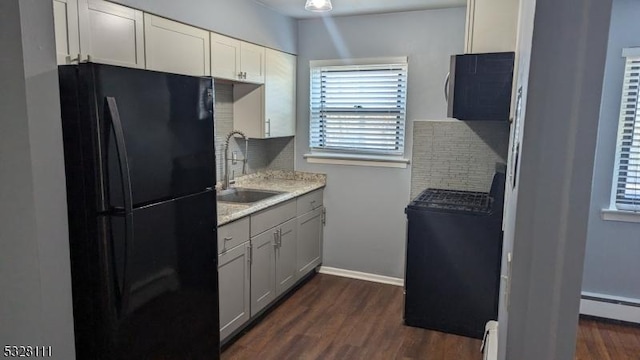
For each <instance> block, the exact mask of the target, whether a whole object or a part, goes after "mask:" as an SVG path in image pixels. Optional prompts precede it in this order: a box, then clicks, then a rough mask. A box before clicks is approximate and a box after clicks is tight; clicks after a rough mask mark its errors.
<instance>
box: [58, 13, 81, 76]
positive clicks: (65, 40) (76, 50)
mask: <svg viewBox="0 0 640 360" xmlns="http://www.w3.org/2000/svg"><path fill="white" fill-rule="evenodd" d="M53 23H54V28H55V38H56V60H57V63H58V65H64V64H67V63H68V62H69V61H71V59H73V58H77V57H78V55H79V54H80V35H78V28H79V27H78V2H77V0H53Z"/></svg>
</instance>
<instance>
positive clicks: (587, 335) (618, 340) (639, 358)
mask: <svg viewBox="0 0 640 360" xmlns="http://www.w3.org/2000/svg"><path fill="white" fill-rule="evenodd" d="M576 359H577V360H592V359H593V360H640V327H638V326H622V325H616V324H610V323H605V322H600V321H594V320H580V328H579V329H578V342H577V345H576Z"/></svg>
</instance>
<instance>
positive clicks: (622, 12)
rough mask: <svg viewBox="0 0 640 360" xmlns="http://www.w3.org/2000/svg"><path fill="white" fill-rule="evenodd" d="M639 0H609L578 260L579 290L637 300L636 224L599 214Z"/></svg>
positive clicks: (638, 25)
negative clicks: (583, 247) (583, 248)
mask: <svg viewBox="0 0 640 360" xmlns="http://www.w3.org/2000/svg"><path fill="white" fill-rule="evenodd" d="M638 19H640V2H638V1H637V0H614V2H613V12H612V15H611V28H610V30H609V45H608V49H607V63H606V68H605V78H604V85H603V90H602V107H601V110H600V123H599V125H598V146H597V151H596V160H595V168H594V170H593V188H592V190H591V210H590V213H589V232H588V236H587V255H586V258H585V264H584V280H583V285H582V290H583V291H588V292H593V293H596V294H602V295H603V296H605V297H606V296H608V295H614V296H621V297H627V298H632V299H636V300H637V301H638V302H640V280H638V274H640V261H639V260H638V255H640V224H638V223H625V222H617V221H604V220H602V215H601V211H602V209H606V208H608V207H609V199H610V196H611V186H612V176H613V168H614V162H615V151H616V138H617V132H618V119H619V116H620V98H621V95H622V78H623V73H624V59H623V58H622V49H623V48H625V47H634V46H640V38H638V34H640V21H638Z"/></svg>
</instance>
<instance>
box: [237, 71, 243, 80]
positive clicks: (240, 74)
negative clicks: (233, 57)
mask: <svg viewBox="0 0 640 360" xmlns="http://www.w3.org/2000/svg"><path fill="white" fill-rule="evenodd" d="M238 79H242V71H240V72H239V73H238Z"/></svg>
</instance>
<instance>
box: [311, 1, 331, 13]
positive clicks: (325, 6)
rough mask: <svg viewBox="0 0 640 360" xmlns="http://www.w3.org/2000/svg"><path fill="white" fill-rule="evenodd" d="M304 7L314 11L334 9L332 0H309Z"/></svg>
mask: <svg viewBox="0 0 640 360" xmlns="http://www.w3.org/2000/svg"><path fill="white" fill-rule="evenodd" d="M304 9H305V10H307V11H313V12H327V11H331V9H333V6H331V0H307V3H306V4H305V5H304Z"/></svg>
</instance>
